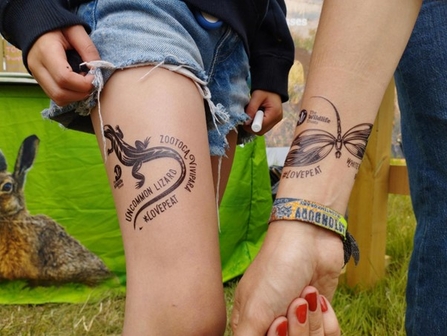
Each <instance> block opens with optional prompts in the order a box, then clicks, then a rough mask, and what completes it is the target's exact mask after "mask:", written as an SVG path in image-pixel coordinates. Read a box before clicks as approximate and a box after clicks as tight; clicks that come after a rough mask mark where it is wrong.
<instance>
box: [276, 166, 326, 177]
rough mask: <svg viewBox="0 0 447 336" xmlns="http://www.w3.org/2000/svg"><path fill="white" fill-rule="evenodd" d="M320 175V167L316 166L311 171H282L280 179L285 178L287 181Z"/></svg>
mask: <svg viewBox="0 0 447 336" xmlns="http://www.w3.org/2000/svg"><path fill="white" fill-rule="evenodd" d="M319 174H321V168H320V166H316V167H315V168H312V169H305V170H298V171H295V170H289V171H284V172H283V173H282V175H281V177H282V178H287V179H303V178H306V177H314V176H317V175H319Z"/></svg>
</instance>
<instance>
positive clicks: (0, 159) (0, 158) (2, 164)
mask: <svg viewBox="0 0 447 336" xmlns="http://www.w3.org/2000/svg"><path fill="white" fill-rule="evenodd" d="M7 168H8V165H7V164H6V159H5V156H4V155H3V152H2V151H1V150H0V173H5V172H6V169H7Z"/></svg>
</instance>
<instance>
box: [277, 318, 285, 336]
mask: <svg viewBox="0 0 447 336" xmlns="http://www.w3.org/2000/svg"><path fill="white" fill-rule="evenodd" d="M276 333H277V334H278V336H287V321H284V322H282V323H281V324H280V325H279V326H278V327H277V328H276Z"/></svg>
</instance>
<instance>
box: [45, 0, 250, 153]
mask: <svg viewBox="0 0 447 336" xmlns="http://www.w3.org/2000/svg"><path fill="white" fill-rule="evenodd" d="M76 13H77V15H78V16H80V17H81V18H82V19H83V20H85V21H86V22H87V23H88V24H89V25H90V27H91V28H92V32H91V34H90V37H91V39H92V41H93V43H94V44H95V45H96V47H97V49H98V51H99V54H100V56H101V61H95V62H90V63H88V64H87V65H88V67H89V68H90V72H91V73H93V74H94V75H95V80H94V82H93V84H94V85H95V87H96V90H95V92H94V93H93V94H92V95H91V96H90V97H89V98H88V99H86V100H85V101H80V102H76V103H73V104H70V105H68V106H64V107H59V106H57V105H56V104H54V103H51V105H50V107H49V108H48V109H46V110H45V111H43V112H42V114H43V116H44V117H45V118H49V119H52V120H55V121H57V122H59V123H60V124H62V125H63V126H65V127H67V128H71V129H77V130H81V131H87V132H93V128H92V126H91V121H90V118H89V117H87V116H88V115H89V114H90V111H91V109H92V108H94V107H95V106H96V104H97V100H98V96H99V97H100V95H99V94H98V93H100V91H101V89H102V87H103V85H104V84H105V83H106V82H107V80H108V79H109V78H110V76H111V75H112V74H113V72H114V71H117V70H121V69H125V68H129V67H136V66H144V65H153V66H157V67H164V68H167V69H169V70H171V71H175V72H178V73H180V74H182V75H185V76H188V77H190V78H192V79H193V80H194V81H195V83H196V84H197V87H198V90H199V91H200V92H201V94H202V96H203V98H204V102H205V111H206V113H207V126H208V138H209V145H210V153H211V155H219V156H222V155H225V150H226V148H227V147H228V144H227V141H226V135H227V134H228V133H229V132H230V131H231V130H233V129H237V126H238V125H240V124H242V123H244V122H245V121H246V120H247V119H248V118H249V117H248V116H247V114H246V113H245V111H244V108H245V106H246V105H247V104H248V102H249V94H250V88H249V81H250V78H249V62H248V56H247V53H246V51H245V48H244V45H243V43H242V40H241V39H240V37H239V36H238V34H236V33H235V32H234V31H233V30H232V29H231V28H230V27H229V26H228V25H226V24H222V25H221V26H220V27H218V28H215V29H206V28H204V27H202V26H201V25H200V24H199V22H198V21H197V20H196V18H195V15H194V10H193V9H191V8H189V7H188V6H187V5H186V4H185V3H184V2H183V1H179V0H151V1H147V0H126V1H122V0H95V1H91V2H88V3H86V4H84V5H81V6H80V7H79V8H77V9H76ZM149 75H150V74H149ZM129 113H130V112H129ZM242 133H243V134H242ZM251 137H252V136H251V135H249V134H248V133H245V132H243V131H241V130H240V131H239V140H240V141H241V142H245V141H247V140H249V139H250V138H251Z"/></svg>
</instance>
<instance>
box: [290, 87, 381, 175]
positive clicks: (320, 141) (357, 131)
mask: <svg viewBox="0 0 447 336" xmlns="http://www.w3.org/2000/svg"><path fill="white" fill-rule="evenodd" d="M313 98H321V99H324V100H326V101H327V102H328V103H329V104H331V106H332V107H333V109H334V111H335V115H336V118H337V133H336V135H333V134H332V133H330V132H327V131H324V130H321V129H307V130H305V131H303V132H301V133H300V134H298V136H297V137H296V138H295V140H294V141H293V142H292V146H291V149H290V151H289V154H288V156H287V159H286V161H285V164H284V166H285V167H303V166H309V165H312V164H315V163H317V162H319V161H321V160H323V159H324V158H325V157H326V156H328V155H329V154H330V152H331V151H332V150H333V149H334V147H335V157H336V158H337V159H339V158H340V157H341V154H342V153H341V151H342V147H343V146H344V147H345V148H346V150H347V151H348V152H349V153H351V154H352V155H353V156H355V157H356V158H358V159H360V160H361V159H362V158H363V155H364V154H365V149H366V144H367V142H368V137H369V135H370V133H371V129H372V126H373V125H372V124H369V123H362V124H359V125H357V126H354V127H352V128H351V129H349V130H348V131H347V132H346V133H345V134H344V135H343V136H342V129H341V120H340V115H339V113H338V110H337V108H336V107H335V105H334V104H332V102H330V101H329V100H328V99H326V98H324V97H320V96H317V97H313ZM320 118H321V117H320ZM327 120H328V119H327ZM323 121H324V120H323Z"/></svg>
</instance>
